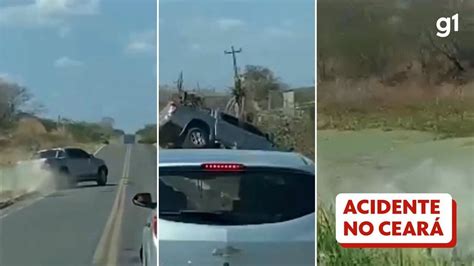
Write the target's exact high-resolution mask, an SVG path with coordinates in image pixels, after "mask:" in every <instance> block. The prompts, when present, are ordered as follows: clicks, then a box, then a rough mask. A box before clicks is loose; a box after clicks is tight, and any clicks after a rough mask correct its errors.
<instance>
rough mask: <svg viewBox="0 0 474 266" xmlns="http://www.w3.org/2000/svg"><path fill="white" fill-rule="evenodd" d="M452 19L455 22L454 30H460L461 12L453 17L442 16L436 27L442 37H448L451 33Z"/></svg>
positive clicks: (438, 34)
mask: <svg viewBox="0 0 474 266" xmlns="http://www.w3.org/2000/svg"><path fill="white" fill-rule="evenodd" d="M451 21H453V22H454V31H455V32H458V31H459V14H456V15H454V16H452V17H441V18H439V19H438V21H436V28H437V29H438V33H436V35H437V36H438V37H441V38H446V37H448V36H449V35H450V34H451Z"/></svg>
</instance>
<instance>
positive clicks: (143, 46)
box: [125, 29, 156, 54]
mask: <svg viewBox="0 0 474 266" xmlns="http://www.w3.org/2000/svg"><path fill="white" fill-rule="evenodd" d="M125 50H126V52H128V53H132V54H141V53H154V52H155V51H156V31H155V30H154V29H153V30H146V31H142V32H138V33H133V34H132V35H131V36H130V40H129V42H128V44H127V46H126V48H125Z"/></svg>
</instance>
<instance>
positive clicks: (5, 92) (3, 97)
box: [0, 78, 36, 121]
mask: <svg viewBox="0 0 474 266" xmlns="http://www.w3.org/2000/svg"><path fill="white" fill-rule="evenodd" d="M31 98H32V97H31V94H30V93H29V92H28V90H27V88H26V87H23V86H20V85H18V84H17V83H14V82H10V81H8V80H6V79H4V78H0V121H5V120H11V119H13V117H14V116H15V115H16V114H18V113H19V112H21V111H23V108H25V107H26V105H27V104H28V103H30V101H31ZM35 109H36V108H35ZM34 111H36V110H30V112H34Z"/></svg>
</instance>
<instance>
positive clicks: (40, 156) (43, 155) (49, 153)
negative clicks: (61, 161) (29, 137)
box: [33, 150, 57, 159]
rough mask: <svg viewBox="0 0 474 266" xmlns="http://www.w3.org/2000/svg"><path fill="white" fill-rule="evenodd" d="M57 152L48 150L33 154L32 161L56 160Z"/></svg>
mask: <svg viewBox="0 0 474 266" xmlns="http://www.w3.org/2000/svg"><path fill="white" fill-rule="evenodd" d="M56 154H57V151H56V150H50V151H41V152H37V153H35V155H34V156H33V158H34V159H49V158H56Z"/></svg>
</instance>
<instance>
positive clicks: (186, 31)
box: [159, 0, 315, 90]
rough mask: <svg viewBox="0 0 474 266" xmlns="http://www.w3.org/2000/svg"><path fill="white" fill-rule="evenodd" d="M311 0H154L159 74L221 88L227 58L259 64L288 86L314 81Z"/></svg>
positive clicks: (226, 81) (163, 79)
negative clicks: (234, 55) (227, 52)
mask: <svg viewBox="0 0 474 266" xmlns="http://www.w3.org/2000/svg"><path fill="white" fill-rule="evenodd" d="M314 2H315V1H314V0H160V6H159V8H160V16H159V23H160V29H159V35H160V36H159V37H160V38H159V39H160V43H159V50H160V53H159V79H160V85H161V84H168V85H173V82H174V81H176V80H177V79H178V76H179V72H180V71H183V77H184V85H185V87H187V88H195V87H196V86H197V83H199V86H200V87H201V88H205V87H206V88H214V89H216V90H225V89H226V88H228V87H230V86H231V85H232V83H233V79H232V75H233V70H232V57H231V56H230V55H225V54H224V50H230V47H231V46H232V45H233V46H235V48H236V49H239V48H242V53H240V54H238V55H237V63H238V65H239V67H240V68H241V69H243V67H244V66H245V65H260V66H265V67H268V68H270V69H271V70H273V72H274V73H275V74H276V75H277V76H278V77H279V78H280V79H281V81H283V82H284V83H286V84H288V85H290V87H299V86H311V85H312V84H314V80H315V78H314V45H315V43H314V40H315V32H314V31H315V28H314V18H315V16H314Z"/></svg>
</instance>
